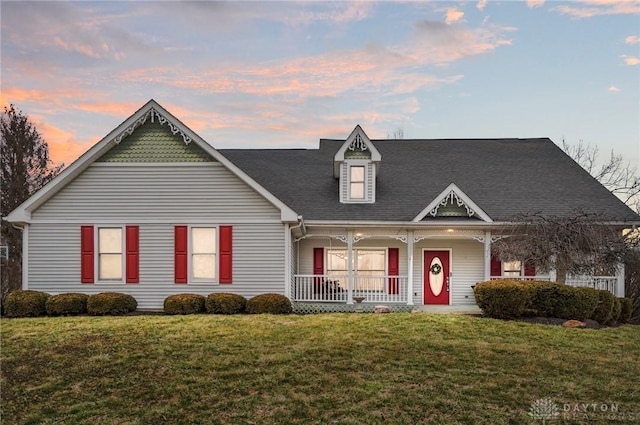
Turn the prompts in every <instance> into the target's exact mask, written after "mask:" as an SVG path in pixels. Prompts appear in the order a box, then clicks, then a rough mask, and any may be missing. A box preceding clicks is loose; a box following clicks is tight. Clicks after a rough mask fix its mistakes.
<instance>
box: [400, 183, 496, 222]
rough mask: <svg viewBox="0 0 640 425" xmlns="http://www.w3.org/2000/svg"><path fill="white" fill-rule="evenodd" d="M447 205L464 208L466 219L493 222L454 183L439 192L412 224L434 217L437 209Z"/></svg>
mask: <svg viewBox="0 0 640 425" xmlns="http://www.w3.org/2000/svg"><path fill="white" fill-rule="evenodd" d="M448 203H453V204H454V205H456V206H458V207H464V208H465V209H466V211H467V216H468V217H470V218H471V217H477V218H479V219H481V220H483V221H486V222H488V223H492V222H493V220H492V219H491V217H489V215H488V214H487V213H485V212H484V211H483V210H482V208H480V207H479V206H478V204H476V203H475V202H473V201H472V200H471V198H469V197H468V196H467V195H466V194H465V193H464V192H463V191H462V190H461V189H460V188H459V187H458V186H456V184H455V183H451V184H450V185H449V186H447V188H446V189H445V190H443V191H442V192H440V194H439V195H438V196H436V197H435V199H434V200H433V201H431V203H429V205H427V206H426V208H425V209H423V210H422V211H420V213H419V214H418V215H417V216H416V217H415V218H414V219H413V220H412V221H414V222H419V221H422V220H423V219H424V218H425V217H427V216H431V217H436V216H437V215H438V209H440V207H442V206H445V205H447V204H448Z"/></svg>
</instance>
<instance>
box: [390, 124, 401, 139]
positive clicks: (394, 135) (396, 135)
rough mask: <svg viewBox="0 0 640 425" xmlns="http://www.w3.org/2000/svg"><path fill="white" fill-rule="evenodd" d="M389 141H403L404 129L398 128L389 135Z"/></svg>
mask: <svg viewBox="0 0 640 425" xmlns="http://www.w3.org/2000/svg"><path fill="white" fill-rule="evenodd" d="M387 139H393V140H402V139H404V129H403V128H402V127H396V129H395V130H393V132H391V134H389V133H387Z"/></svg>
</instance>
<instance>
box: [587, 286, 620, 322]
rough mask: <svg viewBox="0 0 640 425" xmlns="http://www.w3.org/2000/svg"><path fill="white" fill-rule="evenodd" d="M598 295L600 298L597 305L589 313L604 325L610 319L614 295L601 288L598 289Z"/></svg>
mask: <svg viewBox="0 0 640 425" xmlns="http://www.w3.org/2000/svg"><path fill="white" fill-rule="evenodd" d="M598 296H599V298H600V300H599V302H598V306H597V307H596V309H595V310H594V312H593V314H592V315H591V318H592V319H593V320H595V321H596V322H598V323H600V324H601V325H604V324H605V323H607V322H608V321H609V320H611V317H612V316H613V304H614V300H615V297H614V296H613V294H612V293H611V292H609V291H605V290H603V289H598Z"/></svg>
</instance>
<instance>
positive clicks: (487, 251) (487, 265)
mask: <svg viewBox="0 0 640 425" xmlns="http://www.w3.org/2000/svg"><path fill="white" fill-rule="evenodd" d="M489 279H491V230H485V231H484V280H485V282H486V281H487V280H489Z"/></svg>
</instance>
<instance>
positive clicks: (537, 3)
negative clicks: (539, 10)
mask: <svg viewBox="0 0 640 425" xmlns="http://www.w3.org/2000/svg"><path fill="white" fill-rule="evenodd" d="M542 5H544V0H527V6H528V7H530V8H532V9H533V8H534V7H541V6H542Z"/></svg>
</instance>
